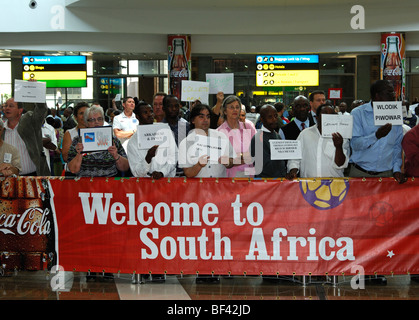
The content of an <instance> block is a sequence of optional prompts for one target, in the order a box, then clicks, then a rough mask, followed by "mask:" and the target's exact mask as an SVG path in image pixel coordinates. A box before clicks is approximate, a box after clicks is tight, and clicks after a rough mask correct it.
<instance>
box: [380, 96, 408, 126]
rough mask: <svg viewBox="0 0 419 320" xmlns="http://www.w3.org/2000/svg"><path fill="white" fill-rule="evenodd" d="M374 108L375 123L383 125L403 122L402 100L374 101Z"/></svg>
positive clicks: (396, 124)
mask: <svg viewBox="0 0 419 320" xmlns="http://www.w3.org/2000/svg"><path fill="white" fill-rule="evenodd" d="M372 107H373V110H374V124H375V125H376V126H382V125H385V124H386V123H391V124H392V125H395V126H401V125H402V124H403V111H402V102H401V101H376V102H373V103H372Z"/></svg>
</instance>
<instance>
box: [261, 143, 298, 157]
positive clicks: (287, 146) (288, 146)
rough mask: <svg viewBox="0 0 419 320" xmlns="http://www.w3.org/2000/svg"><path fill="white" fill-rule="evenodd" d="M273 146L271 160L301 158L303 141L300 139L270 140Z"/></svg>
mask: <svg viewBox="0 0 419 320" xmlns="http://www.w3.org/2000/svg"><path fill="white" fill-rule="evenodd" d="M269 144H270V146H271V160H290V159H301V158H302V153H301V141H298V140H277V139H274V140H269Z"/></svg>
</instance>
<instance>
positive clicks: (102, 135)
mask: <svg viewBox="0 0 419 320" xmlns="http://www.w3.org/2000/svg"><path fill="white" fill-rule="evenodd" d="M112 132H113V131H112V126H103V127H94V128H80V129H79V136H80V138H81V142H82V143H83V152H96V151H105V150H108V148H109V147H110V146H112Z"/></svg>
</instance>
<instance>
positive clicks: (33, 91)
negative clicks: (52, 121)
mask: <svg viewBox="0 0 419 320" xmlns="http://www.w3.org/2000/svg"><path fill="white" fill-rule="evenodd" d="M46 93H47V86H46V83H45V82H41V81H40V82H38V81H24V80H15V92H14V99H15V101H16V102H33V103H45V102H46Z"/></svg>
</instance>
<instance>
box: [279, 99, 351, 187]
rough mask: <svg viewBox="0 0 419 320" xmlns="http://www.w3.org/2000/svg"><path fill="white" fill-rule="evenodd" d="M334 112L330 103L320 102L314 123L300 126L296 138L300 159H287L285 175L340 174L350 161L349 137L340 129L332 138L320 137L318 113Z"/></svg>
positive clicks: (288, 176) (326, 175)
mask: <svg viewBox="0 0 419 320" xmlns="http://www.w3.org/2000/svg"><path fill="white" fill-rule="evenodd" d="M322 114H335V111H334V109H333V107H332V106H329V105H325V104H324V105H321V106H320V107H318V109H317V114H316V116H317V125H315V126H312V127H310V128H308V129H306V130H303V131H302V132H301V133H300V135H299V136H298V138H297V140H299V141H301V150H302V159H300V160H289V161H288V174H287V178H288V179H290V180H292V179H295V178H296V177H297V175H298V172H300V177H301V178H314V177H343V171H344V169H345V168H346V167H347V166H348V161H349V141H348V139H343V138H342V136H341V135H340V134H339V133H334V134H333V135H332V139H330V138H323V137H322V127H321V115H322Z"/></svg>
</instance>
